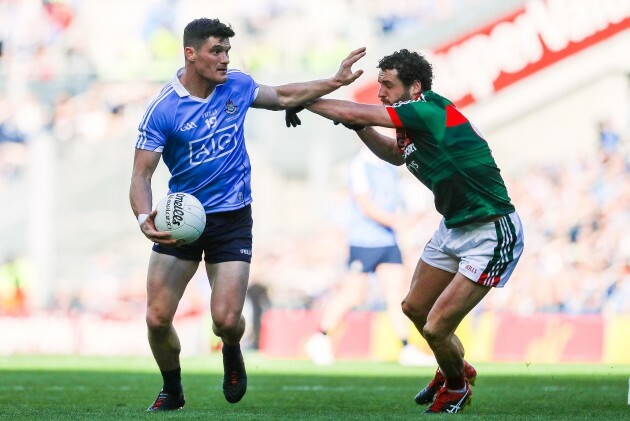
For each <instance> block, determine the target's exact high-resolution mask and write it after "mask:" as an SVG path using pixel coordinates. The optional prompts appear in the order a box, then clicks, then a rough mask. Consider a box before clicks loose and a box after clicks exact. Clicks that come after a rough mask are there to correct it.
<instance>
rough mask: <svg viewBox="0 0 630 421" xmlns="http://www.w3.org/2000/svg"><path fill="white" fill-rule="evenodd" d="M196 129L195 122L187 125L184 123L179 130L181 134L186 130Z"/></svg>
mask: <svg viewBox="0 0 630 421" xmlns="http://www.w3.org/2000/svg"><path fill="white" fill-rule="evenodd" d="M196 128H197V125H196V124H195V122H194V121H189V122H188V123H185V124H184V125H183V126H182V127H180V128H179V130H180V131H182V132H186V131H188V130H192V129H196Z"/></svg>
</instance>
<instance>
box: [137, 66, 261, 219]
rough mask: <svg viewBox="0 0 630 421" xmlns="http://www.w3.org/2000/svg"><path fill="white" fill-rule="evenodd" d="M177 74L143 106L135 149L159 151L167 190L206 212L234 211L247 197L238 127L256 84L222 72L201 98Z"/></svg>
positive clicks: (235, 73)
mask: <svg viewBox="0 0 630 421" xmlns="http://www.w3.org/2000/svg"><path fill="white" fill-rule="evenodd" d="M182 73H183V69H180V70H179V71H178V72H177V75H176V76H175V78H173V80H172V81H171V83H169V84H168V85H166V86H165V87H164V88H163V89H162V91H161V92H160V93H159V95H158V96H157V97H156V98H155V99H154V100H153V101H152V102H151V104H150V105H149V107H148V109H147V111H146V113H145V115H144V118H143V119H142V122H141V123H140V126H139V128H138V130H139V132H140V134H139V135H138V140H137V142H136V148H138V149H144V150H147V151H153V152H161V153H162V159H163V160H164V163H165V164H166V166H167V167H168V170H169V172H170V174H171V178H170V180H169V182H168V187H169V193H171V192H185V193H190V194H192V195H194V196H195V197H196V198H197V199H199V201H200V202H201V203H203V205H204V207H205V210H206V213H213V212H222V211H229V210H235V209H240V208H242V207H244V206H246V205H248V204H250V203H251V201H252V195H251V183H250V180H251V166H250V162H249V156H248V154H247V150H246V149H245V137H244V128H243V125H244V122H245V115H246V114H247V110H248V109H249V106H250V105H251V103H252V102H253V101H254V99H255V98H256V95H258V84H257V83H256V82H255V81H254V80H253V79H252V78H251V76H249V75H247V74H245V73H242V72H241V71H239V70H228V74H227V81H226V82H225V83H223V84H221V85H217V87H216V88H215V89H214V91H213V92H212V94H210V96H209V97H208V98H205V99H201V98H197V97H194V96H192V95H190V93H189V92H188V91H187V90H186V89H185V88H184V86H183V85H182V84H181V82H180V80H179V77H180V75H181V74H182Z"/></svg>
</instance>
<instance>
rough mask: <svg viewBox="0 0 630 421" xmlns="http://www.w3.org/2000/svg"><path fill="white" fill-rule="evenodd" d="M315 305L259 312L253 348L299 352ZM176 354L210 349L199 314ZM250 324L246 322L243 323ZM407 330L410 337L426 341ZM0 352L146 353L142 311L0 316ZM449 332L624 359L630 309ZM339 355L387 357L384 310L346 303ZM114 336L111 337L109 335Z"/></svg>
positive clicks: (481, 355)
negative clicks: (119, 315)
mask: <svg viewBox="0 0 630 421" xmlns="http://www.w3.org/2000/svg"><path fill="white" fill-rule="evenodd" d="M319 318H320V312H319V311H315V310H284V309H272V310H269V311H267V312H266V313H265V314H264V315H263V319H262V327H261V332H260V352H261V354H262V355H263V356H266V357H270V358H289V359H294V358H295V359H304V358H306V354H305V352H304V344H305V342H306V340H307V339H308V337H309V336H310V335H311V334H313V332H315V331H316V329H317V322H318V320H319ZM175 325H176V327H177V331H178V334H179V337H180V341H181V343H182V353H183V355H184V356H194V355H204V354H208V353H210V352H212V351H211V350H212V349H216V346H215V345H216V344H215V343H214V342H215V339H216V338H212V337H211V336H210V323H209V319H208V315H207V314H196V315H193V316H185V317H178V318H176V320H175ZM250 325H251V323H250ZM410 329H411V331H413V332H414V333H415V335H414V334H412V335H411V337H410V342H412V343H414V344H416V345H417V346H418V347H419V348H420V349H421V350H423V351H426V352H430V351H429V348H428V346H427V344H426V342H424V340H423V339H422V338H421V337H420V335H419V334H418V333H417V332H416V331H415V329H413V328H412V326H411V325H410ZM0 331H1V332H3V337H4V338H10V340H6V339H5V340H2V341H0V355H12V354H59V355H102V356H126V355H138V356H142V355H146V356H149V355H151V351H150V349H149V346H148V344H147V341H146V335H145V331H146V327H145V324H144V320H143V319H142V318H138V319H133V320H115V319H108V318H102V317H98V316H95V315H90V314H80V315H45V314H41V315H33V316H30V317H2V318H0ZM457 334H458V335H459V337H460V338H461V340H462V342H463V343H464V345H465V347H466V350H467V356H468V358H469V359H471V360H473V361H478V362H483V361H493V362H527V363H606V364H628V363H630V354H628V352H627V350H628V349H629V348H630V316H602V315H564V314H532V315H527V316H523V315H513V314H496V313H482V314H475V315H471V316H469V317H467V318H466V319H465V320H464V322H463V323H462V324H461V326H460V328H459V329H458V331H457ZM330 337H331V339H332V342H333V346H334V349H335V353H336V355H337V357H338V358H339V359H366V360H375V361H394V360H396V358H397V356H398V352H399V350H400V344H399V342H398V340H397V339H396V337H395V336H394V333H393V331H392V329H391V326H390V322H389V318H388V317H387V314H386V313H385V312H371V311H354V312H351V313H350V314H348V316H347V317H346V318H345V319H344V322H343V323H342V324H341V325H340V326H339V327H338V328H337V329H336V330H334V331H332V332H331V333H330ZM112 338H116V340H112Z"/></svg>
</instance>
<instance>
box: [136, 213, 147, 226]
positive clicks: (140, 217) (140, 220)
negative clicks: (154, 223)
mask: <svg viewBox="0 0 630 421" xmlns="http://www.w3.org/2000/svg"><path fill="white" fill-rule="evenodd" d="M148 217H149V215H147V214H146V213H141V214H140V215H138V224H139V225H142V224H144V221H146V220H147V218H148Z"/></svg>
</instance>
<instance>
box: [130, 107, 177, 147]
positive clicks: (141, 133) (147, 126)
mask: <svg viewBox="0 0 630 421" xmlns="http://www.w3.org/2000/svg"><path fill="white" fill-rule="evenodd" d="M152 105H153V104H152ZM164 108H165V107H163V106H160V105H159V104H158V105H157V106H149V108H148V109H147V111H146V113H145V114H144V118H143V119H142V121H141V122H140V125H139V126H138V139H137V140H136V148H137V149H143V150H147V151H153V152H162V151H163V150H164V145H165V144H166V138H167V134H168V133H169V132H170V129H168V127H169V119H168V114H167V113H166V112H165V109H164Z"/></svg>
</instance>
